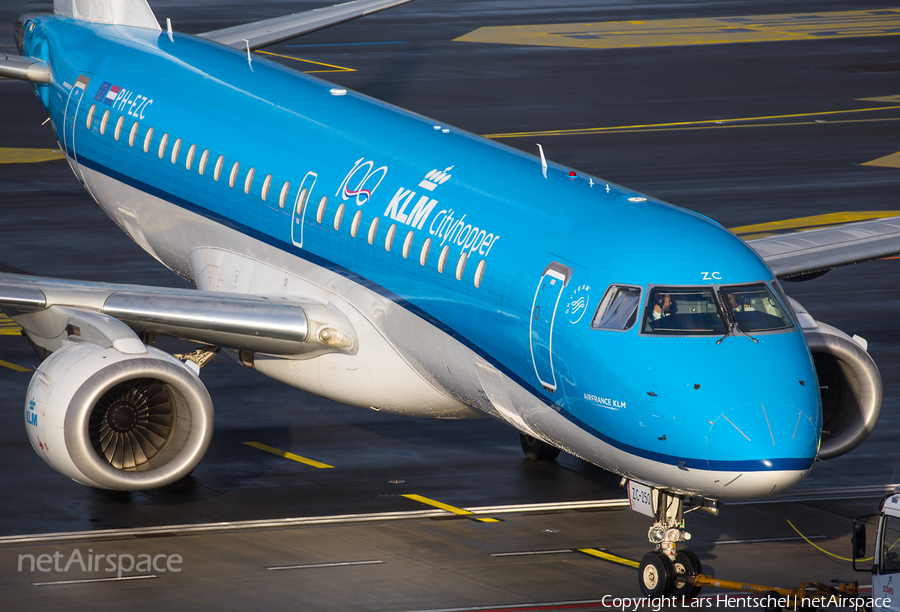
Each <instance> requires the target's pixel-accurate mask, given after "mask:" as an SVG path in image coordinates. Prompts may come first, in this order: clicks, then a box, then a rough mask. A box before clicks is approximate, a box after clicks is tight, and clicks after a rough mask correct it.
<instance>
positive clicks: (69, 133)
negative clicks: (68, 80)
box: [63, 75, 91, 183]
mask: <svg viewBox="0 0 900 612" xmlns="http://www.w3.org/2000/svg"><path fill="white" fill-rule="evenodd" d="M90 82H91V79H90V78H89V77H86V76H84V75H81V76H79V77H78V80H77V81H75V85H73V86H72V89H70V90H69V97H68V98H67V99H66V109H65V112H64V113H63V145H64V146H65V148H66V150H67V151H69V153H70V156H71V160H70V161H69V165H70V166H72V171H73V172H74V173H75V176H76V177H78V179H79V180H80V181H81V182H82V183H84V175H82V173H81V168H80V167H79V166H78V155H77V154H76V153H75V128H76V127H77V126H78V111H79V110H80V109H81V101H82V100H83V99H84V92H85V90H86V89H87V86H88V84H90ZM73 102H74V105H75V109H74V110H73V111H72V112H71V113H70V112H69V109H70V108H72V104H73Z"/></svg>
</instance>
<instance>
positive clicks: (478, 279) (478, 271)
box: [475, 259, 487, 287]
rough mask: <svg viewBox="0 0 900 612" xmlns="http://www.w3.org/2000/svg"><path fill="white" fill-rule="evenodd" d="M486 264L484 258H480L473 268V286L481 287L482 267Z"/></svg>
mask: <svg viewBox="0 0 900 612" xmlns="http://www.w3.org/2000/svg"><path fill="white" fill-rule="evenodd" d="M486 264H487V260H486V259H482V260H481V261H479V262H478V267H477V268H475V287H481V281H482V279H483V278H484V267H485V265H486Z"/></svg>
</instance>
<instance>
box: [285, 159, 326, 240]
mask: <svg viewBox="0 0 900 612" xmlns="http://www.w3.org/2000/svg"><path fill="white" fill-rule="evenodd" d="M318 177H319V175H318V174H316V173H315V172H307V173H306V176H304V177H303V182H302V183H300V189H299V190H298V191H297V200H296V201H295V202H294V209H293V211H292V212H291V242H293V243H294V246H296V247H300V248H303V220H304V218H305V217H306V209H307V208H309V200H310V197H312V190H313V187H315V185H316V179H317V178H318Z"/></svg>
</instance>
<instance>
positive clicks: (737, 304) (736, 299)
mask: <svg viewBox="0 0 900 612" xmlns="http://www.w3.org/2000/svg"><path fill="white" fill-rule="evenodd" d="M725 296H726V297H727V298H728V305H729V307H730V308H731V311H732V312H753V311H755V310H756V309H755V308H753V306H751V305H750V304H749V303H748V302H749V300H747V298H746V297H745V296H743V295H740V294H737V293H734V292H732V291H726V292H725Z"/></svg>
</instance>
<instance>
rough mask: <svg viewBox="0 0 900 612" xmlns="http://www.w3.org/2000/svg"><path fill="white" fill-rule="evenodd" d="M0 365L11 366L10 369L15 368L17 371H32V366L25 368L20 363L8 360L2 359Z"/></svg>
mask: <svg viewBox="0 0 900 612" xmlns="http://www.w3.org/2000/svg"><path fill="white" fill-rule="evenodd" d="M0 367H3V368H9V369H10V370H15V371H16V372H31V371H32V370H31V368H23V367H22V366H20V365H16V364H14V363H10V362H8V361H3V360H2V359H0Z"/></svg>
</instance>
